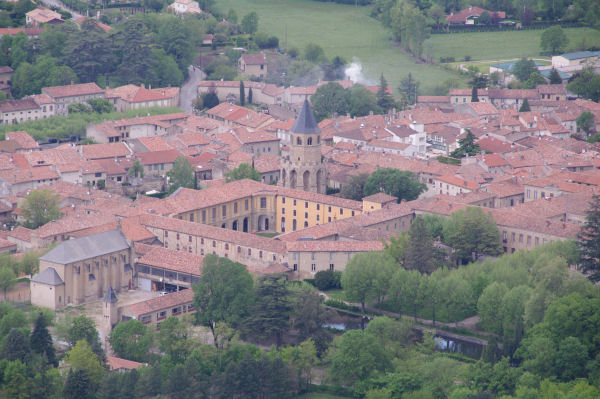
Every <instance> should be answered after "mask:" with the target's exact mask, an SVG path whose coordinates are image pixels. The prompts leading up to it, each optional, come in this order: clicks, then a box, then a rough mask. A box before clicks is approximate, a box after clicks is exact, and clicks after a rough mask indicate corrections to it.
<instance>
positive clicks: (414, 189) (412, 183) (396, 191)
mask: <svg viewBox="0 0 600 399" xmlns="http://www.w3.org/2000/svg"><path fill="white" fill-rule="evenodd" d="M426 189H427V186H426V185H425V184H424V183H421V182H420V181H418V180H417V178H416V176H415V175H414V174H413V173H412V172H409V171H405V170H398V169H392V168H384V169H378V170H377V171H375V172H373V173H372V174H371V176H369V178H368V179H367V181H366V183H365V195H366V196H369V195H372V194H376V193H380V192H383V193H386V194H388V195H392V196H394V197H396V198H398V202H400V201H401V200H403V199H405V200H407V201H412V200H414V199H417V197H418V196H419V195H420V194H421V193H422V192H423V191H425V190H426Z"/></svg>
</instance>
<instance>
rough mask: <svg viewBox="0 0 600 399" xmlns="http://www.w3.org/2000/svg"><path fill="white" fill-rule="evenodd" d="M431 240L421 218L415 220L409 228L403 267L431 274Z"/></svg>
mask: <svg viewBox="0 0 600 399" xmlns="http://www.w3.org/2000/svg"><path fill="white" fill-rule="evenodd" d="M433 252H434V251H433V239H432V238H431V235H430V234H429V230H427V226H425V220H424V219H423V218H422V217H418V218H416V219H415V220H414V221H413V223H412V225H411V226H410V231H409V239H408V246H407V247H406V251H405V252H404V267H406V268H407V269H414V270H418V271H419V272H421V273H431V272H432V271H433V269H434V268H435V265H434V261H435V259H434V256H433Z"/></svg>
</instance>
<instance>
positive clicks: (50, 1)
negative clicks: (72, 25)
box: [42, 0, 81, 19]
mask: <svg viewBox="0 0 600 399" xmlns="http://www.w3.org/2000/svg"><path fill="white" fill-rule="evenodd" d="M42 3H44V4H45V5H46V6H48V7H58V8H60V9H61V10H65V11H68V12H70V13H71V15H73V19H77V18H79V17H81V14H79V13H78V12H75V11H73V10H71V9H70V8H69V7H67V6H66V5H64V4H63V3H62V2H61V1H60V0H42Z"/></svg>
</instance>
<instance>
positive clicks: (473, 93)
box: [471, 86, 479, 103]
mask: <svg viewBox="0 0 600 399" xmlns="http://www.w3.org/2000/svg"><path fill="white" fill-rule="evenodd" d="M471 102H472V103H478V102H479V97H477V87H475V86H473V88H472V89H471Z"/></svg>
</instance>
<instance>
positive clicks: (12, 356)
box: [1, 328, 31, 363]
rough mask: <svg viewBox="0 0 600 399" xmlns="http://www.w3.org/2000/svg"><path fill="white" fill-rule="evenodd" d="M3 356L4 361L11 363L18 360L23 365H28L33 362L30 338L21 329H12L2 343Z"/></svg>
mask: <svg viewBox="0 0 600 399" xmlns="http://www.w3.org/2000/svg"><path fill="white" fill-rule="evenodd" d="M1 356H2V359H6V360H8V361H9V362H14V361H15V360H18V361H20V362H22V363H28V362H29V360H31V348H30V346H29V336H28V335H27V334H25V332H23V330H21V329H19V328H13V329H11V330H10V332H9V333H8V335H7V336H6V338H4V341H3V342H2V353H1Z"/></svg>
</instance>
